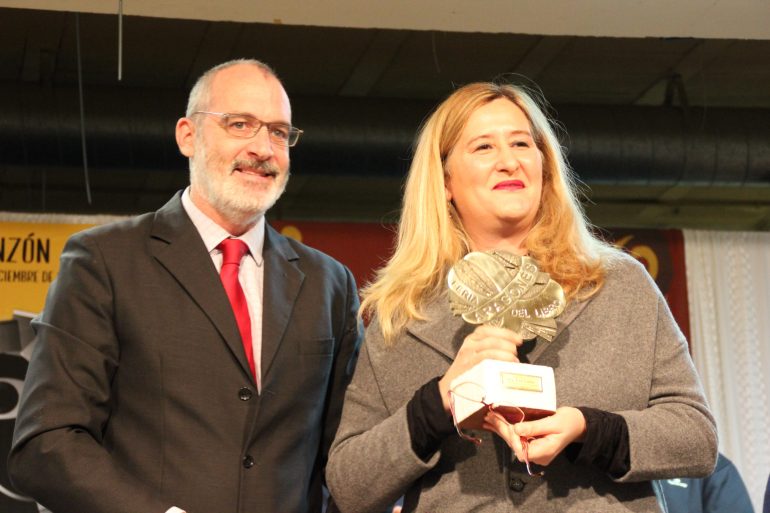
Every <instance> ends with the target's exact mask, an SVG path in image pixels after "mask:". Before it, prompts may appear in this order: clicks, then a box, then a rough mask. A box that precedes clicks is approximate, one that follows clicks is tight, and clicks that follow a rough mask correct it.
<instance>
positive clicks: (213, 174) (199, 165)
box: [190, 144, 290, 225]
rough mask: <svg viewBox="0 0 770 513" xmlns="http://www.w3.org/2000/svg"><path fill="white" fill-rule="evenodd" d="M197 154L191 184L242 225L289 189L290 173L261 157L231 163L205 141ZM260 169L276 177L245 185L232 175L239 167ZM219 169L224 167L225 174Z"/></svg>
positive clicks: (233, 220) (219, 211)
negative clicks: (211, 152)
mask: <svg viewBox="0 0 770 513" xmlns="http://www.w3.org/2000/svg"><path fill="white" fill-rule="evenodd" d="M198 148H199V150H198V152H197V155H195V156H194V157H192V158H190V183H191V184H192V186H193V187H194V188H195V189H197V190H198V191H199V192H200V194H201V195H202V196H203V197H204V198H205V200H206V202H207V203H209V205H211V207H212V208H214V210H216V211H217V212H218V213H219V214H220V215H221V216H223V217H224V218H225V219H227V220H229V221H230V222H233V223H235V224H239V225H245V224H249V223H250V222H252V221H254V220H256V219H258V218H259V217H260V216H262V215H264V214H265V212H267V211H268V210H269V209H270V208H271V207H272V206H273V205H275V202H276V201H278V199H279V198H280V197H281V195H282V194H283V192H284V190H286V184H287V183H288V181H289V175H290V172H289V170H288V169H286V171H285V172H284V173H281V171H280V169H279V168H278V166H276V165H275V164H272V163H270V162H264V161H258V160H235V161H233V162H230V163H227V162H226V161H225V160H224V159H221V158H219V157H218V156H217V155H216V153H215V154H211V155H210V154H209V152H208V150H207V148H206V145H205V144H198ZM243 168H249V169H254V170H258V171H260V172H262V173H264V174H265V175H268V176H272V177H273V180H272V182H270V183H267V184H253V185H251V186H246V187H245V186H244V185H243V184H242V183H240V181H239V180H235V179H233V178H232V176H233V174H234V173H237V172H239V171H236V170H237V169H243ZM217 169H221V170H223V171H222V173H221V174H218V173H217V171H216V170H217Z"/></svg>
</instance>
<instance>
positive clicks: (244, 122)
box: [224, 114, 262, 137]
mask: <svg viewBox="0 0 770 513" xmlns="http://www.w3.org/2000/svg"><path fill="white" fill-rule="evenodd" d="M224 122H225V129H226V130H227V132H228V133H229V134H231V135H234V136H235V137H252V136H253V135H254V134H255V133H256V131H257V130H259V127H260V126H261V125H262V123H260V122H259V121H258V120H257V118H254V117H251V116H244V115H241V114H236V115H228V116H225V118H224Z"/></svg>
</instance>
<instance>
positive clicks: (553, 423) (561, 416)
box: [484, 406, 586, 466]
mask: <svg viewBox="0 0 770 513" xmlns="http://www.w3.org/2000/svg"><path fill="white" fill-rule="evenodd" d="M484 429H486V430H487V431H492V432H493V433H497V434H498V435H499V436H500V437H501V438H502V439H503V440H505V441H506V442H507V443H508V445H509V446H510V447H511V449H513V452H514V453H515V454H516V458H518V460H519V461H527V460H529V461H530V462H531V463H537V464H538V465H543V466H545V465H548V464H549V463H551V462H552V461H553V459H554V458H556V456H558V454H559V453H560V452H561V451H562V450H564V448H565V447H567V446H568V445H569V444H571V443H572V442H579V441H580V440H582V438H583V436H584V435H585V432H586V420H585V418H584V417H583V413H582V412H581V411H580V410H578V409H577V408H572V407H569V406H566V407H561V408H558V409H557V410H556V413H554V414H553V415H551V416H550V417H545V418H542V419H539V420H533V421H530V422H518V423H516V424H509V423H508V422H506V421H505V419H504V418H503V417H502V415H498V414H495V413H493V412H489V413H487V415H486V417H484ZM522 438H523V439H524V440H526V441H527V444H528V447H527V450H526V452H525V450H524V446H523V444H522Z"/></svg>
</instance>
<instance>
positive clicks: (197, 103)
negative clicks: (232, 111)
mask: <svg viewBox="0 0 770 513" xmlns="http://www.w3.org/2000/svg"><path fill="white" fill-rule="evenodd" d="M240 64H250V65H252V66H256V67H257V68H259V69H261V70H262V71H264V72H265V73H267V74H268V75H270V76H272V77H273V78H275V79H276V80H278V81H279V82H280V79H279V78H278V75H276V73H275V71H274V70H273V68H271V67H270V66H269V65H267V64H265V63H264V62H262V61H258V60H257V59H233V60H230V61H227V62H223V63H222V64H218V65H216V66H214V67H213V68H211V69H209V70H208V71H206V72H205V73H203V75H201V76H200V78H198V80H197V81H196V82H195V84H194V85H193V87H192V89H191V90H190V96H189V97H188V98H187V112H186V113H185V116H187V117H188V118H189V117H192V115H193V114H194V113H195V112H197V111H199V110H206V109H207V108H208V101H209V93H210V91H211V82H212V81H213V79H214V76H215V75H216V74H217V73H218V72H220V71H222V70H223V69H227V68H231V67H233V66H238V65H240Z"/></svg>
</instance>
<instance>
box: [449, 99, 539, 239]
mask: <svg viewBox="0 0 770 513" xmlns="http://www.w3.org/2000/svg"><path fill="white" fill-rule="evenodd" d="M446 171H447V173H448V175H447V178H446V194H447V199H448V200H450V201H453V202H454V205H455V208H456V209H457V212H458V213H459V215H460V218H461V220H462V223H463V226H464V227H465V230H466V231H467V232H468V235H469V236H470V238H471V240H472V241H473V243H474V246H475V248H474V249H477V250H485V249H492V248H493V247H497V246H498V245H499V244H500V242H501V241H502V239H508V240H514V241H515V242H516V243H520V242H521V240H522V239H523V237H524V236H526V234H527V232H529V229H530V228H531V227H532V225H533V224H534V222H535V217H536V215H537V210H538V207H539V205H540V195H541V191H542V187H543V156H542V154H541V153H540V150H539V149H538V148H537V146H536V145H535V141H534V139H533V137H532V129H531V127H530V125H529V120H528V119H527V117H526V116H525V115H524V112H523V111H522V110H521V109H520V108H519V107H518V106H517V105H516V104H514V103H513V102H511V101H510V100H508V99H505V98H499V99H497V100H493V101H491V102H489V103H487V104H486V105H483V106H482V107H479V108H478V109H476V111H475V112H473V114H471V116H470V118H468V122H467V123H466V125H465V127H464V128H463V131H462V133H461V134H460V139H459V140H458V141H457V144H456V145H455V146H454V148H452V151H451V153H450V154H449V157H448V158H447V162H446Z"/></svg>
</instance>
